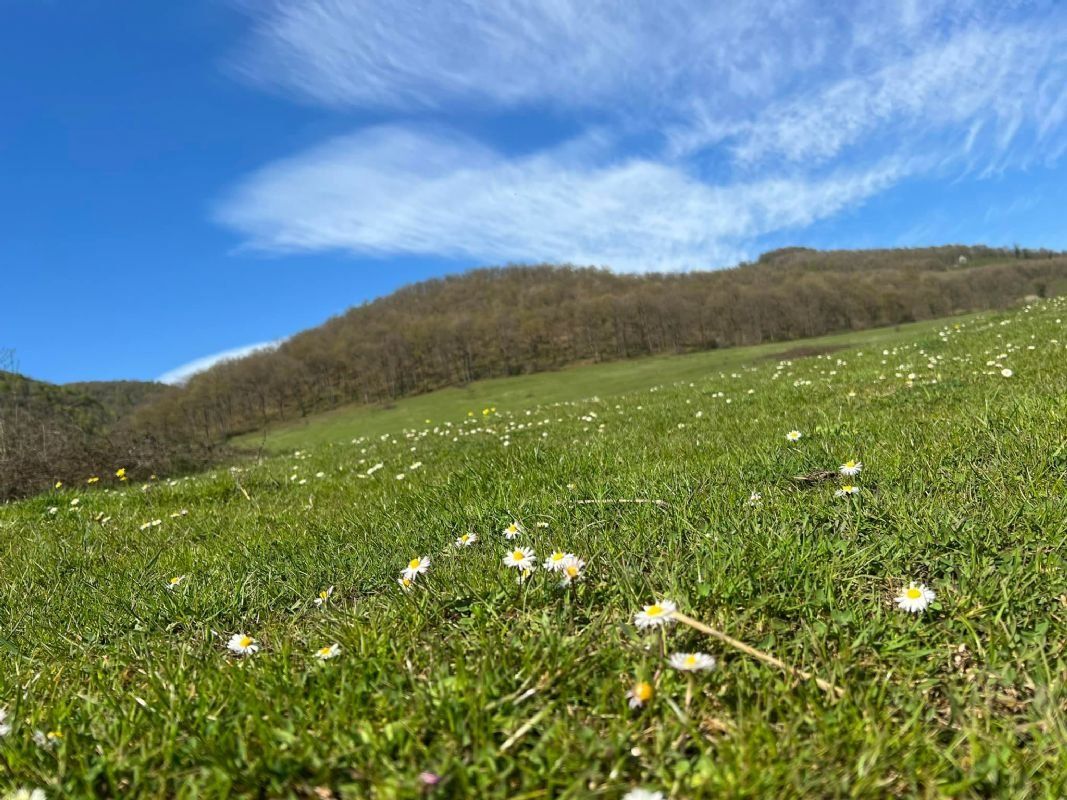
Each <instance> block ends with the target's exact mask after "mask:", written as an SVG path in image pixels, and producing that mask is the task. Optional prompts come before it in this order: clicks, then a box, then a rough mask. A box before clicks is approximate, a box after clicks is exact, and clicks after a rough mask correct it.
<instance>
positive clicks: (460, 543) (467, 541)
mask: <svg viewBox="0 0 1067 800" xmlns="http://www.w3.org/2000/svg"><path fill="white" fill-rule="evenodd" d="M476 541H478V534H476V533H465V534H463V535H462V536H460V537H459V538H458V539H456V547H470V546H471V545H472V544H474V543H475V542H476Z"/></svg>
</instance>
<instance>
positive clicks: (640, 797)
mask: <svg viewBox="0 0 1067 800" xmlns="http://www.w3.org/2000/svg"><path fill="white" fill-rule="evenodd" d="M622 800H664V796H663V792H654V791H652V790H651V789H631V790H630V791H628V792H627V793H626V794H624V795H623V796H622Z"/></svg>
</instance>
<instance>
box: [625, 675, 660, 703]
mask: <svg viewBox="0 0 1067 800" xmlns="http://www.w3.org/2000/svg"><path fill="white" fill-rule="evenodd" d="M654 694H655V690H654V689H653V688H652V684H651V683H649V682H648V681H637V682H636V683H635V684H634V685H633V686H631V687H630V689H629V691H627V692H626V699H627V700H629V701H630V708H641V707H642V706H644V704H645V703H647V702H648V701H649V700H651V699H652V695H654Z"/></svg>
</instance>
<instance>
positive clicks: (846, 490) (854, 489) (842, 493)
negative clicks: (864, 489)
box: [834, 483, 860, 497]
mask: <svg viewBox="0 0 1067 800" xmlns="http://www.w3.org/2000/svg"><path fill="white" fill-rule="evenodd" d="M859 493H860V487H858V486H853V485H852V484H848V483H846V484H845V485H844V486H842V487H841V488H840V489H838V490H837V491H836V492H834V497H848V495H850V494H859Z"/></svg>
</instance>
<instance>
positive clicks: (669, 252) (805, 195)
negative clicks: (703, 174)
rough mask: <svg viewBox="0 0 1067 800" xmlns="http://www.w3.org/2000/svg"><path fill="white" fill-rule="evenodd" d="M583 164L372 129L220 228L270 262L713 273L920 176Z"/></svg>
mask: <svg viewBox="0 0 1067 800" xmlns="http://www.w3.org/2000/svg"><path fill="white" fill-rule="evenodd" d="M585 150H586V148H585V147H584V146H582V144H581V143H579V144H578V145H571V146H565V147H563V148H560V149H557V150H552V151H549V152H545V153H539V154H536V155H533V156H528V157H525V158H517V159H516V158H511V159H508V158H505V157H503V156H500V155H498V154H496V153H495V152H493V151H491V150H489V149H488V148H486V147H484V146H482V145H480V144H478V143H476V142H473V141H470V140H465V139H461V138H458V137H449V138H441V137H439V136H432V135H428V134H419V133H415V132H412V131H411V130H407V129H403V128H392V127H383V128H374V129H370V130H365V131H362V132H360V133H357V134H354V135H352V136H347V137H342V138H339V139H335V140H333V141H331V142H328V143H326V144H324V145H322V146H320V147H317V148H314V149H313V150H311V151H309V152H307V153H304V154H301V155H298V156H296V157H294V158H290V159H287V160H285V161H282V162H279V163H277V164H273V165H270V166H268V167H266V168H265V169H263V170H261V171H260V172H259V173H257V174H255V175H253V176H252V177H251V178H249V179H248V180H246V181H245V182H244V183H243V184H242V185H240V186H239V187H238V188H237V189H236V191H235V192H234V193H233V194H232V195H231V196H230V197H229V198H228V199H227V200H226V201H225V202H224V203H223V205H222V206H221V208H220V209H219V212H218V215H219V219H220V220H221V221H222V222H224V223H225V224H227V225H230V226H231V227H233V228H235V229H237V230H238V231H240V232H241V233H242V234H244V235H245V236H246V237H247V239H248V241H249V243H250V245H251V246H253V247H256V248H260V249H264V250H270V251H281V252H286V251H302V250H324V249H340V250H348V251H352V252H355V253H360V254H389V253H411V254H430V255H448V256H462V257H466V258H469V259H473V260H475V261H485V260H487V259H497V260H505V261H507V260H511V261H526V262H530V261H533V262H536V261H552V262H561V263H563V262H566V263H576V264H604V265H610V266H612V267H614V268H616V269H620V270H662V269H687V268H699V267H704V268H707V267H712V266H721V265H723V264H727V263H732V262H734V261H736V260H737V259H738V258H739V257H741V256H743V255H745V254H746V252H745V244H746V242H747V240H749V239H751V237H754V236H758V235H760V234H764V233H768V232H771V231H778V230H783V229H788V228H793V227H797V226H803V225H807V224H809V223H811V222H813V221H815V220H817V219H820V218H822V217H825V216H827V215H830V214H833V213H835V212H837V211H839V210H840V209H842V208H844V207H846V206H849V205H853V204H855V203H858V202H860V201H862V200H863V199H864V198H866V197H869V196H870V195H871V194H873V193H875V192H878V191H880V190H882V189H884V188H885V187H886V186H887V185H890V184H891V183H892V182H894V181H896V180H899V179H900V178H901V177H903V176H904V175H906V174H908V172H909V171H911V170H912V169H914V165H912V164H907V163H904V162H900V161H886V162H884V163H880V164H878V165H876V166H874V167H870V168H868V169H865V170H862V171H856V172H838V173H831V174H828V175H826V176H823V177H820V178H818V179H807V178H793V177H767V178H762V179H759V180H755V181H750V182H743V183H733V184H727V185H711V184H708V183H705V182H703V181H701V180H699V179H697V178H696V177H694V176H692V175H690V174H689V173H687V172H686V171H685V170H684V169H682V168H681V167H679V166H677V165H670V164H664V163H658V162H655V161H649V160H643V159H626V160H618V161H607V162H603V163H598V162H596V161H590V159H589V158H588V155H587V154H585ZM575 152H579V153H582V154H583V155H582V157H576V156H575Z"/></svg>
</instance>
